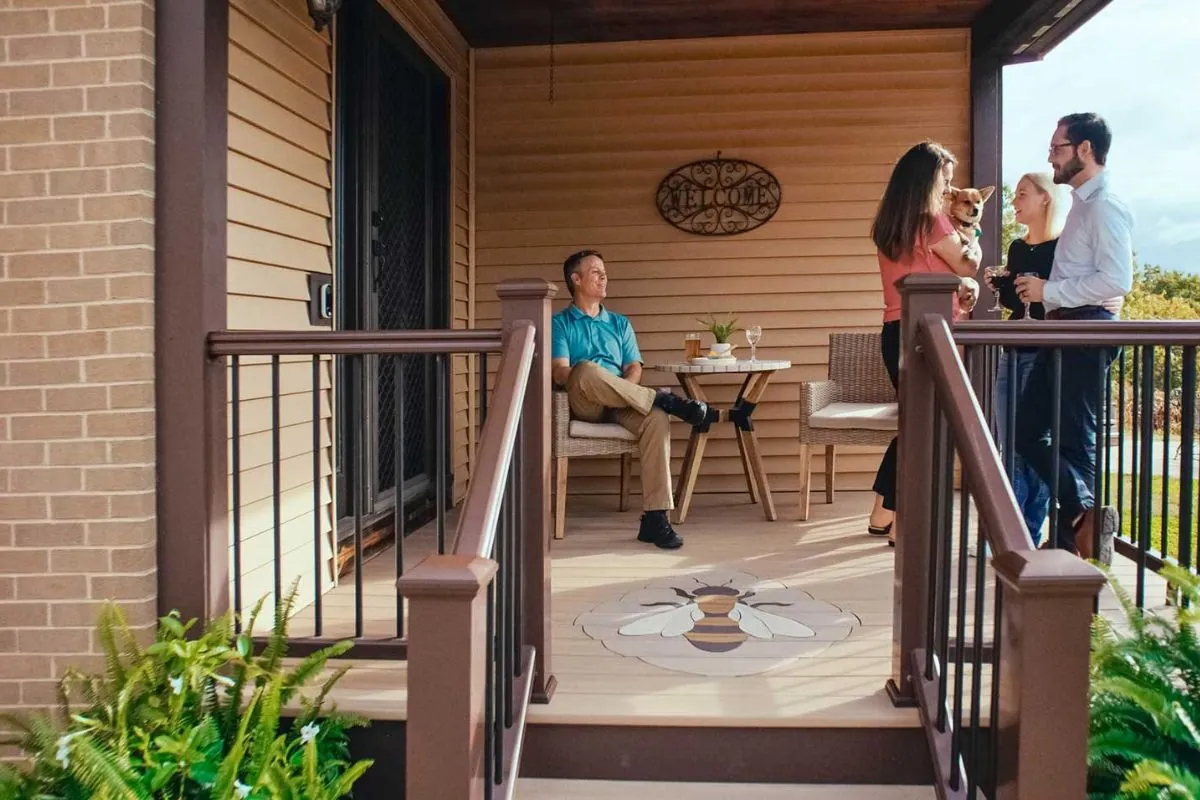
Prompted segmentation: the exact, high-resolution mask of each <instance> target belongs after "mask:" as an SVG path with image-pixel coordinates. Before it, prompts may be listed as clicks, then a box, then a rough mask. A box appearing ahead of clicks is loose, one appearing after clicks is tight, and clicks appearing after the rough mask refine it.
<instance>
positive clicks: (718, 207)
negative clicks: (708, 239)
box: [656, 151, 783, 236]
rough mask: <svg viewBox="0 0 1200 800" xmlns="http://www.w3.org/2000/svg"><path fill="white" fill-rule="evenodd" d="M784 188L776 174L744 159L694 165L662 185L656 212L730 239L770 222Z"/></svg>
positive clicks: (696, 230) (690, 230)
mask: <svg viewBox="0 0 1200 800" xmlns="http://www.w3.org/2000/svg"><path fill="white" fill-rule="evenodd" d="M782 198H783V190H782V188H781V187H780V185H779V181H778V180H776V178H775V176H774V175H772V174H771V173H770V172H768V171H767V170H766V169H764V168H763V167H760V166H759V165H758V164H754V163H752V162H750V161H744V160H741V159H723V158H721V153H720V151H717V157H716V158H710V159H705V160H703V161H693V162H692V163H690V164H685V165H684V166H682V167H679V168H678V169H676V170H674V171H672V172H671V173H670V174H668V175H667V176H666V177H665V178H663V180H662V183H660V184H659V185H658V193H657V196H656V202H657V204H658V213H659V214H660V215H662V218H663V219H664V220H666V221H667V222H669V223H671V224H672V225H674V226H675V227H676V228H679V229H680V230H682V231H687V232H688V233H695V234H699V235H701V236H731V235H733V234H737V233H745V232H746V231H752V230H754V229H755V228H757V227H759V226H761V225H764V224H766V222H767V221H768V220H769V219H771V217H773V216H775V212H776V211H778V210H779V204H780V201H781V200H782Z"/></svg>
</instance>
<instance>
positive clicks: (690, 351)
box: [683, 333, 700, 361]
mask: <svg viewBox="0 0 1200 800" xmlns="http://www.w3.org/2000/svg"><path fill="white" fill-rule="evenodd" d="M683 357H684V359H685V360H687V361H691V360H692V359H693V358H699V357H700V334H698V333H689V334H685V335H684V337H683Z"/></svg>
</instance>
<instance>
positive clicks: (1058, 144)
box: [1050, 142, 1076, 155]
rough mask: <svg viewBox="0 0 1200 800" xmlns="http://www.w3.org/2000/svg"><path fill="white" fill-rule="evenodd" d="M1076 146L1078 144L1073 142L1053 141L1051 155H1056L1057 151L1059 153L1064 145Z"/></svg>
mask: <svg viewBox="0 0 1200 800" xmlns="http://www.w3.org/2000/svg"><path fill="white" fill-rule="evenodd" d="M1075 146H1076V145H1074V144H1071V143H1070V142H1051V143H1050V155H1054V154H1055V153H1057V152H1058V151H1059V150H1061V149H1062V148H1064V147H1075Z"/></svg>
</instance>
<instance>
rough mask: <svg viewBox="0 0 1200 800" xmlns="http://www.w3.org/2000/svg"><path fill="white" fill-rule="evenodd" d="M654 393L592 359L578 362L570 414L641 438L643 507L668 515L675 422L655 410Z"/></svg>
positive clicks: (569, 385) (571, 387) (671, 501)
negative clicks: (610, 424) (612, 425)
mask: <svg viewBox="0 0 1200 800" xmlns="http://www.w3.org/2000/svg"><path fill="white" fill-rule="evenodd" d="M654 395H655V391H654V390H653V389H651V388H650V387H648V386H639V385H638V384H636V383H632V382H630V381H627V380H625V379H624V378H619V377H617V376H616V375H613V374H612V373H611V372H609V371H608V370H606V369H604V367H601V366H600V365H598V364H596V363H594V362H591V361H580V362H579V363H578V364H576V365H575V368H574V369H572V370H571V378H570V380H568V381H567V399H568V401H569V402H570V404H571V413H572V414H574V415H575V417H576V419H581V420H583V421H585V422H603V421H607V420H612V421H613V422H616V423H618V424H619V425H621V426H622V427H623V428H625V429H626V430H628V431H629V432H631V433H633V434H635V435H636V436H637V437H638V448H639V450H640V451H641V459H642V508H643V509H645V510H646V511H670V510H671V509H673V508H675V500H674V498H673V497H672V495H671V420H670V418H669V417H668V416H667V413H666V412H665V411H663V410H662V409H661V408H655V407H654Z"/></svg>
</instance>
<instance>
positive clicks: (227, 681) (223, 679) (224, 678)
mask: <svg viewBox="0 0 1200 800" xmlns="http://www.w3.org/2000/svg"><path fill="white" fill-rule="evenodd" d="M213 680H214V681H216V682H217V683H219V684H221V685H222V686H233V685H234V680H233V678H231V677H229V676H228V675H213Z"/></svg>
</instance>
